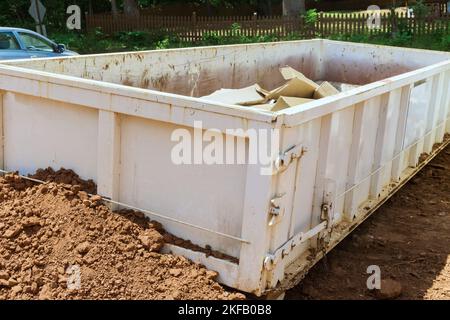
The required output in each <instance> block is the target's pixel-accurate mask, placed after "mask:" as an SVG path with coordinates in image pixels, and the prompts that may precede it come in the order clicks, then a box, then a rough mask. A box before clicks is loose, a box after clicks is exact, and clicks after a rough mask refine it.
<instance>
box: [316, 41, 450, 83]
mask: <svg viewBox="0 0 450 320" xmlns="http://www.w3.org/2000/svg"><path fill="white" fill-rule="evenodd" d="M322 56H323V60H322V63H323V65H322V68H321V70H322V74H321V77H322V78H323V80H327V81H335V82H342V83H350V84H356V85H364V84H368V83H371V82H375V81H379V80H383V79H386V78H389V77H392V76H396V75H399V74H402V73H405V72H408V71H413V70H417V69H419V68H423V67H426V66H430V65H433V64H435V63H438V62H442V61H445V60H447V59H448V54H446V53H444V52H437V51H428V50H417V49H410V48H398V47H389V46H374V45H367V44H358V43H346V42H337V41H324V43H323V51H322Z"/></svg>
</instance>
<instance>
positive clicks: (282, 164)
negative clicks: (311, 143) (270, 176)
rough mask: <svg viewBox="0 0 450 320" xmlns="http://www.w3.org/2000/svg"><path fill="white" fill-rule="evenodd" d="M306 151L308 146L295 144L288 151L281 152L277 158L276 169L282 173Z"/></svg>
mask: <svg viewBox="0 0 450 320" xmlns="http://www.w3.org/2000/svg"><path fill="white" fill-rule="evenodd" d="M305 152H306V148H304V147H303V146H302V145H294V146H292V147H290V148H289V149H287V150H286V151H284V152H282V153H280V155H279V156H278V157H277V159H276V160H275V171H276V173H281V172H283V171H285V170H286V169H287V168H288V167H289V165H290V164H291V163H292V161H294V160H295V159H299V158H301V157H302V156H303V154H304V153H305Z"/></svg>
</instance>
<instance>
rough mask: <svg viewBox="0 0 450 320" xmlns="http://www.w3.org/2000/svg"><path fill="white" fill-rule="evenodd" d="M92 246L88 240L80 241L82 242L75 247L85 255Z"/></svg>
mask: <svg viewBox="0 0 450 320" xmlns="http://www.w3.org/2000/svg"><path fill="white" fill-rule="evenodd" d="M90 248H91V245H90V244H89V242H87V241H86V242H83V243H80V244H79V245H78V246H77V247H76V248H75V250H76V251H77V252H78V253H79V254H81V255H85V254H86V253H88V252H89V250H90Z"/></svg>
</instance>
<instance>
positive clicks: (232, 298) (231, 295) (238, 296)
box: [229, 292, 245, 300]
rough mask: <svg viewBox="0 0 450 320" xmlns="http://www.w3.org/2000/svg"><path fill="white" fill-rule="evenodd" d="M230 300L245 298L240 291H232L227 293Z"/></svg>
mask: <svg viewBox="0 0 450 320" xmlns="http://www.w3.org/2000/svg"><path fill="white" fill-rule="evenodd" d="M229 299H230V300H245V295H244V294H242V293H239V292H237V293H232V294H230V295H229Z"/></svg>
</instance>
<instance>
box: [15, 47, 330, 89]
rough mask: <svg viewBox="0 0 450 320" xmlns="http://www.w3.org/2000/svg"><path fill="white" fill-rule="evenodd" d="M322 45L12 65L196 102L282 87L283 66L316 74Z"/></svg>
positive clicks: (208, 49) (94, 57)
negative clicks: (218, 94)
mask: <svg viewBox="0 0 450 320" xmlns="http://www.w3.org/2000/svg"><path fill="white" fill-rule="evenodd" d="M320 58H321V42H320V41H317V40H310V41H302V42H298V41H296V42H283V43H271V44H253V45H233V46H222V47H202V48H187V49H174V50H163V51H146V52H135V53H117V54H102V55H90V56H79V57H75V58H69V59H67V58H62V59H46V60H33V61H20V62H10V63H8V64H12V65H15V66H21V67H25V68H31V69H36V70H41V71H46V72H51V73H58V74H64V75H70V76H75V77H81V78H86V79H93V80H98V81H104V82H111V83H115V84H123V85H129V86H133V87H139V88H145V89H154V90H158V91H163V92H168V93H175V94H180V95H186V96H193V97H200V96H203V95H207V94H210V93H212V92H214V91H215V90H218V89H220V88H242V87H245V86H249V85H253V84H255V83H259V84H260V85H262V86H263V87H265V88H268V89H273V88H275V87H277V86H279V85H280V84H282V83H283V79H282V77H281V75H280V73H279V71H278V69H279V68H280V67H282V66H285V65H290V66H292V67H293V68H296V69H299V70H302V72H303V73H305V74H306V75H307V76H308V77H310V78H312V79H317V78H318V77H319V75H320V69H321V64H320Z"/></svg>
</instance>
